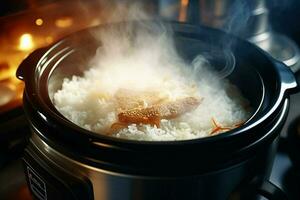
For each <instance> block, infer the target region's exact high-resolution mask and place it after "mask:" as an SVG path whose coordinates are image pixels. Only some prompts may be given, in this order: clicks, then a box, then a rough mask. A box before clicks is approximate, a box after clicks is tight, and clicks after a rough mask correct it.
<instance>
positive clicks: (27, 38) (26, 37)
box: [19, 33, 34, 51]
mask: <svg viewBox="0 0 300 200" xmlns="http://www.w3.org/2000/svg"><path fill="white" fill-rule="evenodd" d="M33 46H34V45H33V39H32V35H31V34H29V33H24V34H23V35H22V36H21V37H20V44H19V49H20V50H23V51H26V50H30V49H32V48H33Z"/></svg>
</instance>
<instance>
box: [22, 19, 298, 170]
mask: <svg viewBox="0 0 300 200" xmlns="http://www.w3.org/2000/svg"><path fill="white" fill-rule="evenodd" d="M139 24H140V23H137V24H136V26H135V27H136V28H138V26H139ZM107 26H122V23H120V24H113V25H102V26H99V27H95V28H90V29H88V30H83V31H81V32H78V33H76V34H73V35H70V36H68V37H66V38H64V39H63V40H61V41H60V42H58V43H56V44H54V45H52V46H50V47H46V48H44V49H39V50H37V51H35V52H34V53H32V54H31V55H30V56H29V57H28V58H27V59H26V60H25V61H24V62H23V63H22V64H21V66H20V67H19V69H18V71H17V76H18V77H19V78H20V79H23V80H24V81H25V84H26V89H25V95H24V97H25V98H24V108H25V112H26V113H27V116H28V118H29V119H30V122H31V123H32V127H34V130H36V131H37V134H38V135H40V136H41V137H42V138H43V139H44V140H45V141H47V143H49V144H50V145H53V146H55V148H58V149H61V150H62V151H63V152H66V154H72V156H76V157H77V156H78V155H80V157H81V158H84V159H86V161H91V160H93V161H94V160H97V162H96V163H97V164H99V165H100V166H101V167H102V168H109V169H110V170H125V171H127V170H129V171H131V170H133V171H135V172H141V173H144V172H147V173H156V172H158V171H159V172H160V173H162V172H163V173H170V174H172V173H174V172H176V173H178V170H175V171H173V172H172V170H168V168H169V166H170V165H173V164H176V165H178V166H180V167H182V168H181V169H185V168H186V166H187V165H186V163H189V162H193V159H192V158H193V157H202V158H204V159H208V161H207V162H206V163H201V164H200V163H199V165H197V164H196V165H194V164H193V167H191V168H190V167H189V173H194V172H195V170H196V171H197V172H199V169H200V168H201V169H203V170H207V169H208V168H211V166H212V165H213V166H214V167H217V168H219V167H221V166H223V165H226V164H228V162H224V161H225V160H227V161H228V160H230V161H232V162H236V161H237V160H238V159H237V160H235V159H232V157H233V156H237V157H234V158H242V157H246V156H247V153H250V152H252V151H253V148H254V147H255V145H259V144H260V141H261V140H265V139H268V138H274V137H276V135H272V134H270V135H266V132H265V131H263V130H264V129H267V127H268V126H271V125H272V122H273V121H274V118H275V117H276V116H277V115H278V113H279V112H280V110H281V109H282V105H283V102H284V99H286V98H287V95H288V92H290V91H292V89H295V88H296V87H297V84H296V81H295V79H294V76H293V74H292V73H291V72H290V71H289V69H288V68H286V67H285V66H284V65H283V64H282V63H280V62H277V61H274V60H273V59H272V58H270V57H269V56H268V55H266V54H265V53H264V52H263V51H262V50H260V49H259V48H257V47H255V46H253V45H251V44H249V43H247V42H244V41H241V40H239V39H236V38H233V37H231V36H230V35H227V34H224V33H222V32H220V31H216V30H214V29H210V28H206V27H205V28H202V27H194V26H190V25H183V24H172V25H171V26H172V29H173V30H174V38H175V46H176V48H177V49H178V51H179V53H180V55H181V56H182V57H183V58H185V59H186V60H191V59H192V58H194V57H195V56H196V55H197V54H199V53H200V54H201V53H202V52H203V55H204V56H205V55H209V56H206V57H207V59H208V60H210V62H212V63H214V64H213V65H211V66H214V67H216V68H215V70H216V71H217V72H219V74H220V76H219V77H220V78H224V77H226V78H227V79H229V80H230V81H231V82H232V83H233V84H235V85H236V86H237V87H238V88H239V89H240V91H241V93H242V95H243V96H244V97H246V98H247V99H248V100H249V101H250V104H251V107H252V109H253V113H252V116H251V118H250V119H249V120H248V121H247V122H246V123H245V124H244V125H242V126H241V127H239V128H236V129H233V130H231V131H228V132H226V133H222V134H219V135H216V136H212V137H207V138H199V139H193V140H186V141H167V142H147V141H131V140H124V139H119V138H113V137H109V136H106V135H101V134H96V133H93V132H90V131H87V130H85V129H82V128H80V127H78V126H76V125H75V124H73V123H72V122H70V121H69V120H67V119H66V118H65V117H64V116H63V115H62V114H60V113H59V112H58V111H57V110H56V108H55V107H54V106H53V104H52V100H51V96H52V94H53V92H55V91H56V90H57V89H60V87H61V84H62V80H63V78H65V77H71V76H72V75H82V72H83V71H84V70H86V67H87V66H88V62H89V60H90V59H91V58H92V57H93V56H94V55H95V52H96V49H97V47H98V46H99V45H101V41H98V40H96V39H95V38H94V37H93V34H92V33H93V32H94V31H101V29H105V28H106V27H107ZM228 40H230V42H231V44H232V45H230V46H228V45H225V44H226V43H227V41H228ZM56 141H59V142H56ZM261 144H262V143H261ZM212 147H213V148H212ZM79 149H80V150H79ZM208 149H210V154H209V155H208V154H207V153H206V152H207V150H208ZM174 152H176V154H174ZM187 152H189V153H190V156H188V157H187V156H185V154H186V153H187ZM145 155H147V156H145ZM238 155H239V156H238ZM166 157H168V158H169V159H168V160H166V159H165V158H166ZM178 157H180V159H181V161H182V162H180V163H178ZM210 158H214V159H210ZM216 158H217V159H216ZM137 159H138V160H139V162H136V160H137ZM153 159H154V160H159V163H160V164H161V165H159V166H156V165H154V164H153ZM150 163H151V164H150ZM94 164H95V163H94ZM154 169H156V170H158V171H155V170H154ZM139 170H140V171H139Z"/></svg>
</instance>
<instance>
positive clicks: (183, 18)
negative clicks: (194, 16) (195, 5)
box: [179, 0, 189, 22]
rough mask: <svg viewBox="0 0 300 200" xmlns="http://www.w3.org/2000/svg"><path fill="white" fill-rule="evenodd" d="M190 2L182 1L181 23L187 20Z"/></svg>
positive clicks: (180, 9)
mask: <svg viewBox="0 0 300 200" xmlns="http://www.w3.org/2000/svg"><path fill="white" fill-rule="evenodd" d="M188 4H189V0H181V1H180V8H179V21H180V22H185V21H186V20H187V9H188Z"/></svg>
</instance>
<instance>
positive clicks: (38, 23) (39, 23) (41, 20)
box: [35, 18, 44, 26]
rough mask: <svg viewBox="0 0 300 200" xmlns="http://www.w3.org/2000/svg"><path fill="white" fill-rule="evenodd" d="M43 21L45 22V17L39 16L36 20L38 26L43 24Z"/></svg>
mask: <svg viewBox="0 0 300 200" xmlns="http://www.w3.org/2000/svg"><path fill="white" fill-rule="evenodd" d="M43 23H44V21H43V19H41V18H38V19H36V20H35V24H36V25H37V26H42V25H43Z"/></svg>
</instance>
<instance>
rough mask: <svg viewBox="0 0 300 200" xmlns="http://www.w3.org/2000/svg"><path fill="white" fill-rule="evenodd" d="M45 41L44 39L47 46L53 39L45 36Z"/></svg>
mask: <svg viewBox="0 0 300 200" xmlns="http://www.w3.org/2000/svg"><path fill="white" fill-rule="evenodd" d="M45 39H46V42H47V44H51V43H52V42H53V41H54V40H53V37H51V36H47V37H46V38H45Z"/></svg>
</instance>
